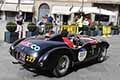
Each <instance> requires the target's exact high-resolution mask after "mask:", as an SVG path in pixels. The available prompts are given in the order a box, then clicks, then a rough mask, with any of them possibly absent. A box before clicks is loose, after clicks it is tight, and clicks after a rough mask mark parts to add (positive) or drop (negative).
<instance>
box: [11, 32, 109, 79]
mask: <svg viewBox="0 0 120 80" xmlns="http://www.w3.org/2000/svg"><path fill="white" fill-rule="evenodd" d="M108 47H109V43H108V42H106V41H105V40H101V39H95V38H90V37H87V36H82V35H69V36H67V37H63V36H61V35H60V34H58V35H54V36H52V37H50V38H47V39H46V37H44V36H42V37H41V36H35V37H31V38H24V39H20V40H17V41H15V42H14V43H13V44H12V45H11V47H10V54H11V55H12V56H13V57H14V58H15V59H16V60H18V61H19V62H20V63H22V64H24V65H28V66H31V67H33V68H40V69H43V70H48V71H51V72H52V73H53V74H54V75H55V76H57V77H61V76H64V75H65V74H66V73H67V72H68V71H69V70H70V69H71V68H72V67H73V66H74V65H75V64H79V63H81V62H86V61H90V60H92V59H95V60H96V61H98V62H103V61H104V60H105V58H106V53H107V49H108Z"/></svg>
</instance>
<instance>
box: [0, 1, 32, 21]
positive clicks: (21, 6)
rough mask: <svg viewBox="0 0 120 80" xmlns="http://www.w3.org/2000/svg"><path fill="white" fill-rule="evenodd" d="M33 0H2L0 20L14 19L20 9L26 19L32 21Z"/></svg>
mask: <svg viewBox="0 0 120 80" xmlns="http://www.w3.org/2000/svg"><path fill="white" fill-rule="evenodd" d="M33 8H34V0H3V2H2V3H1V4H0V18H1V19H2V20H9V21H10V20H14V18H15V16H16V15H17V13H18V11H19V10H21V11H22V12H23V14H24V19H25V20H26V21H32V16H33Z"/></svg>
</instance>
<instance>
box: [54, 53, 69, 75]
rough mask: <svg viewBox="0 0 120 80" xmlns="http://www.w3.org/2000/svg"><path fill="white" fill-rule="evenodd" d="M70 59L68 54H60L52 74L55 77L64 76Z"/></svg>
mask: <svg viewBox="0 0 120 80" xmlns="http://www.w3.org/2000/svg"><path fill="white" fill-rule="evenodd" d="M70 63H71V60H70V58H69V56H68V55H61V56H60V57H59V59H58V61H57V64H56V66H55V67H54V69H53V74H54V75H55V76H56V77H61V76H64V75H65V74H66V73H67V72H68V70H69V68H70Z"/></svg>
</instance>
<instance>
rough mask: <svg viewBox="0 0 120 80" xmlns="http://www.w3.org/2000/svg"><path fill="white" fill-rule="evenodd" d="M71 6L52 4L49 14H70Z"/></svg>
mask: <svg viewBox="0 0 120 80" xmlns="http://www.w3.org/2000/svg"><path fill="white" fill-rule="evenodd" d="M70 9H71V6H53V7H52V11H51V14H64V15H69V14H70Z"/></svg>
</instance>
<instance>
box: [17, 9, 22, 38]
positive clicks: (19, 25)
mask: <svg viewBox="0 0 120 80" xmlns="http://www.w3.org/2000/svg"><path fill="white" fill-rule="evenodd" d="M15 21H16V23H17V31H18V32H19V39H20V38H22V37H23V22H24V18H23V15H22V12H21V11H19V13H18V15H16V17H15Z"/></svg>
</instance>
